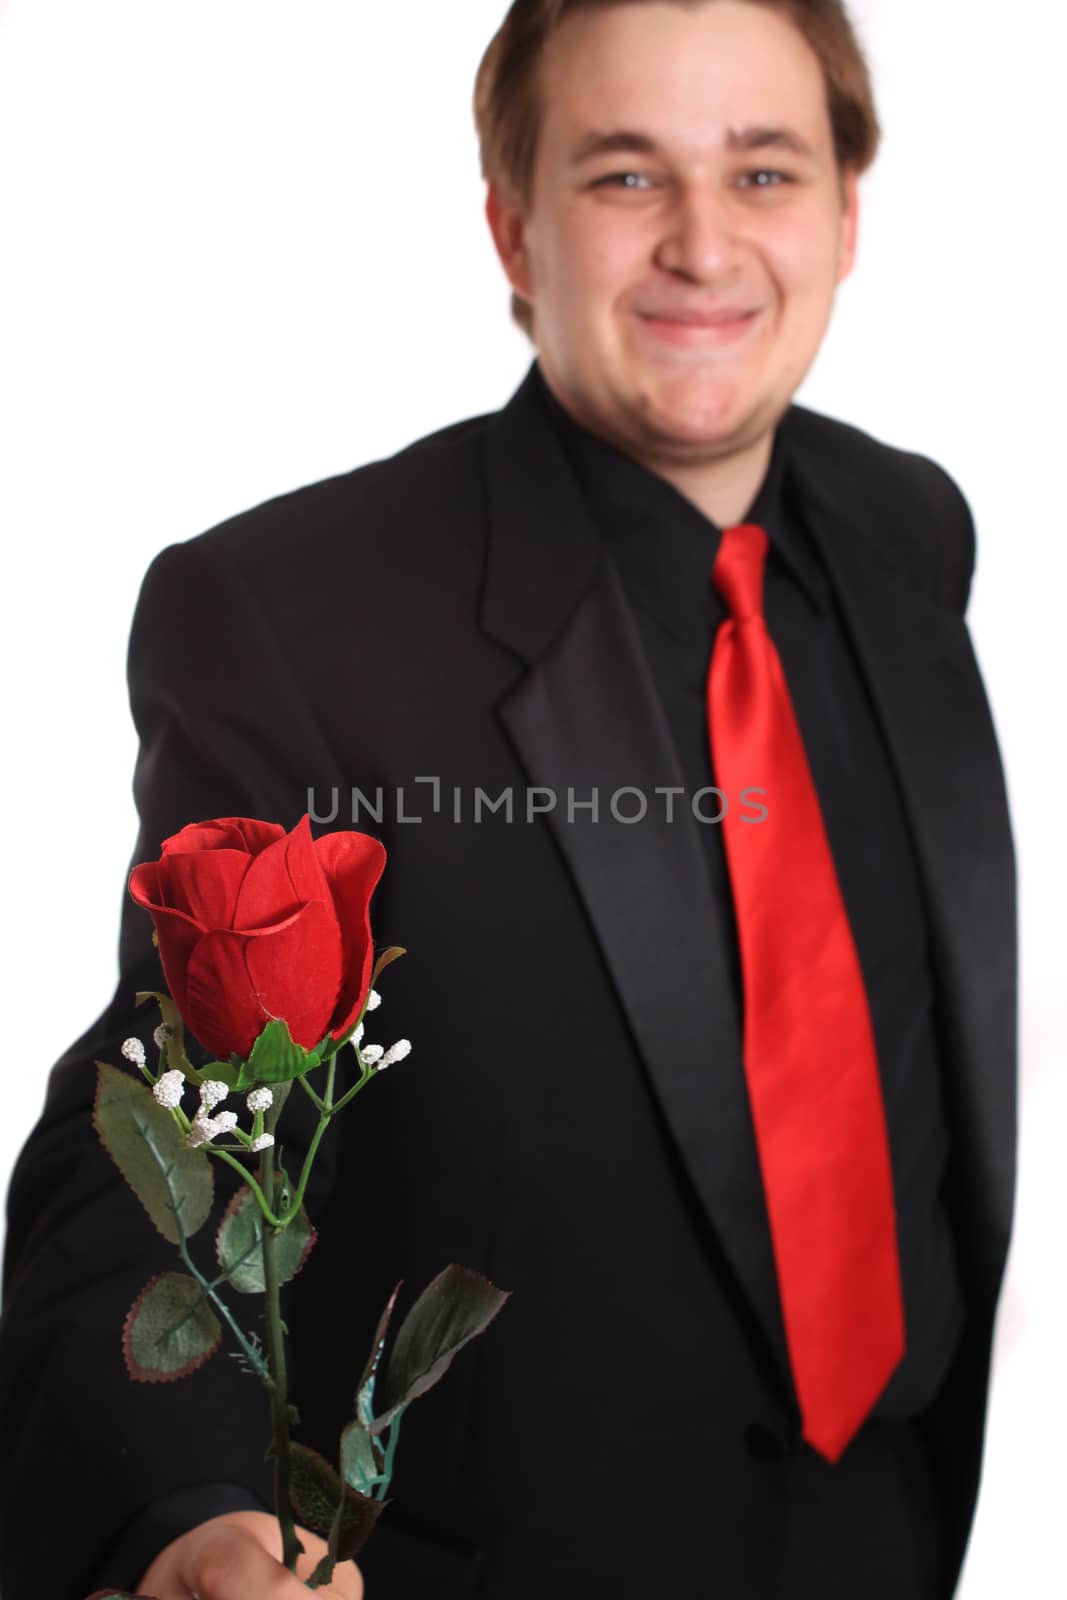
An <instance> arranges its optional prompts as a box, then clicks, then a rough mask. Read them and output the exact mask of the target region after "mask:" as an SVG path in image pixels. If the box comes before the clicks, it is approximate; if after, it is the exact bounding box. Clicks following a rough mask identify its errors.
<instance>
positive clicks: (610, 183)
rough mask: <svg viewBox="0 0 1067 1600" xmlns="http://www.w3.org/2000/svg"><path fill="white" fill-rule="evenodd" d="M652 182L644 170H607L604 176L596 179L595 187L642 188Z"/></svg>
mask: <svg viewBox="0 0 1067 1600" xmlns="http://www.w3.org/2000/svg"><path fill="white" fill-rule="evenodd" d="M651 182H652V179H651V178H650V177H649V176H648V175H647V173H644V172H606V173H605V174H604V176H603V177H602V178H596V179H594V181H593V188H594V189H600V188H609V187H610V188H619V189H641V188H644V187H645V186H646V185H648V184H651Z"/></svg>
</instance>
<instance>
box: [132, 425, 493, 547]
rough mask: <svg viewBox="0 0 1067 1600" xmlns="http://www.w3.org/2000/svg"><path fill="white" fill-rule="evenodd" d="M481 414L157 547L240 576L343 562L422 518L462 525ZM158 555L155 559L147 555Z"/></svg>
mask: <svg viewBox="0 0 1067 1600" xmlns="http://www.w3.org/2000/svg"><path fill="white" fill-rule="evenodd" d="M495 415H496V413H494V412H487V413H485V414H484V415H480V416H476V417H467V418H464V419H463V420H462V421H460V422H455V423H451V424H450V425H448V426H447V427H443V428H439V429H437V430H435V431H434V432H433V433H430V434H427V435H425V436H424V437H422V438H419V439H416V440H414V441H413V442H412V443H411V444H408V445H405V446H404V447H403V448H402V449H400V450H398V451H396V452H395V453H394V454H393V455H391V456H387V457H383V458H382V459H380V460H377V461H371V462H368V463H366V464H364V465H362V466H359V467H355V468H353V469H352V470H351V471H349V472H344V473H338V474H337V475H335V476H332V477H329V478H324V479H322V480H320V481H319V482H317V483H311V484H305V485H303V486H301V487H300V488H297V489H292V490H289V491H288V492H286V493H284V494H280V495H276V496H273V497H272V498H271V499H269V500H265V501H263V502H262V503H260V504H259V505H256V506H252V507H251V508H249V509H248V510H245V511H241V512H239V513H237V515H235V516H232V517H228V518H226V520H225V521H223V522H220V523H218V524H216V525H215V526H214V527H211V528H209V529H207V531H206V532H203V533H199V534H196V535H194V536H193V537H192V538H190V539H187V540H184V541H182V542H181V543H179V544H176V545H171V546H170V547H169V549H168V550H166V551H163V552H162V556H163V557H166V558H167V560H168V561H170V562H177V563H179V564H181V565H182V566H186V565H188V566H198V565H199V564H200V563H201V562H204V563H206V565H208V566H209V567H210V566H214V565H216V564H221V565H223V566H225V567H228V568H231V569H233V570H235V571H237V572H239V573H241V574H242V575H246V576H250V577H251V576H254V575H255V574H260V575H264V574H265V573H267V572H269V571H270V570H271V569H272V568H273V567H275V566H277V567H278V568H279V569H281V570H284V569H286V568H289V567H291V566H292V565H293V564H294V563H298V564H299V565H300V566H302V567H304V568H307V567H308V566H310V565H313V564H314V563H315V562H316V561H319V560H326V561H329V560H330V559H331V558H332V557H333V556H335V555H336V552H337V551H338V549H343V550H344V551H345V552H346V556H347V558H348V559H351V557H352V554H353V552H354V549H355V547H357V546H362V547H364V548H366V547H367V546H368V545H370V544H373V543H374V542H375V541H376V540H379V539H380V538H381V537H382V535H383V533H385V532H387V533H388V538H389V541H390V543H391V544H394V545H395V544H396V543H397V542H398V541H401V540H403V539H404V537H405V536H407V535H411V534H415V533H418V532H419V531H420V530H423V529H424V528H425V527H427V526H428V525H429V524H430V523H431V522H432V525H433V527H434V529H435V532H436V533H438V534H440V533H442V531H443V527H444V525H445V524H454V525H455V526H456V527H457V528H462V527H463V526H464V525H465V524H464V516H466V525H467V526H469V524H470V520H471V519H470V516H469V512H470V510H471V508H473V506H474V505H475V504H477V503H479V502H480V447H481V437H482V434H483V433H484V431H485V428H486V425H487V424H488V423H489V422H490V421H491V420H492V419H493V417H494V416H495ZM156 559H157V561H158V560H160V559H161V558H160V557H157V558H156Z"/></svg>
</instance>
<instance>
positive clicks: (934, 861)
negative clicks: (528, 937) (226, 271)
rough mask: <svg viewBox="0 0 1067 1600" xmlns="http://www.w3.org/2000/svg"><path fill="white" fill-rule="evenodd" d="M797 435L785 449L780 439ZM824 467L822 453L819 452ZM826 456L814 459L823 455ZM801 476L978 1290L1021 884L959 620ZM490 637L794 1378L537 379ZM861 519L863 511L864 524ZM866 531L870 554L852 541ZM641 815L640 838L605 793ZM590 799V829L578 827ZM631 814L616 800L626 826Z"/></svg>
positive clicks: (875, 523) (598, 924) (494, 499)
mask: <svg viewBox="0 0 1067 1600" xmlns="http://www.w3.org/2000/svg"><path fill="white" fill-rule="evenodd" d="M795 417H796V413H791V414H790V417H789V418H788V419H787V422H786V424H785V425H786V426H788V427H793V426H794V419H795ZM816 454H817V452H816ZM824 454H825V452H824ZM791 459H792V461H793V463H794V470H795V471H796V472H797V475H798V478H799V479H800V482H801V488H802V491H803V499H804V506H805V511H806V513H807V520H808V522H809V526H810V527H811V529H812V532H813V535H814V536H815V538H816V540H817V543H818V545H819V547H820V550H821V553H822V555H823V557H824V559H825V561H826V565H827V568H828V570H829V572H830V575H831V578H832V581H833V584H834V588H835V591H836V593H837V596H838V599H839V601H840V604H841V607H842V611H843V614H844V617H845V621H846V624H847V627H848V629H849V632H850V634H851V636H852V639H853V643H854V646H855V648H856V651H857V655H858V658H859V660H860V663H861V667H862V670H863V671H864V673H865V676H866V679H867V683H868V687H869V690H870V693H871V696H872V700H873V702H874V705H875V708H876V711H877V714H878V716H879V719H880V722H881V725H882V730H883V734H884V737H885V739H886V742H887V746H888V748H889V751H890V756H891V759H892V761H893V764H894V767H895V770H896V772H897V775H898V779H899V782H900V786H901V792H902V796H903V801H904V806H905V810H906V813H907V816H908V820H909V823H910V826H911V830H912V834H913V838H914V841H915V846H916V852H917V856H918V860H919V868H920V874H921V879H922V882H923V886H924V891H925V897H926V902H927V907H928V912H929V915H930V923H931V936H932V948H933V951H934V959H935V962H936V964H937V972H936V974H935V977H936V980H937V990H938V995H939V999H940V1002H941V1013H940V1016H939V1021H940V1022H941V1024H942V1038H943V1041H944V1045H945V1058H946V1073H947V1079H948V1082H947V1092H948V1096H949V1102H950V1103H949V1112H950V1119H951V1124H952V1126H953V1129H954V1131H955V1141H954V1158H953V1170H954V1172H955V1173H956V1174H957V1176H958V1178H959V1180H960V1181H961V1182H962V1184H963V1190H962V1191H961V1192H962V1195H963V1203H962V1205H961V1208H960V1213H959V1220H960V1223H961V1226H964V1227H965V1228H966V1231H967V1234H968V1236H969V1243H970V1244H971V1246H972V1247H973V1250H975V1251H978V1252H980V1254H981V1256H982V1262H981V1265H982V1269H983V1271H984V1272H985V1274H986V1276H987V1278H988V1279H989V1281H992V1279H993V1278H996V1277H999V1273H1000V1270H1001V1268H1002V1265H1003V1248H1004V1244H1005V1242H1006V1238H1007V1232H1008V1227H1009V1222H1010V1213H1011V1191H1012V1174H1013V1162H1012V1148H1013V1128H1014V1102H1013V1100H1011V1099H1010V1098H1009V1097H1010V1094H1011V1091H1010V1088H1007V1087H1005V1086H1006V1085H1010V1083H1011V1081H1012V1075H1011V1072H1010V1070H1008V1065H1009V1063H1010V1062H1011V1060H1012V1059H1013V1051H1014V1034H1013V1027H1014V1023H1013V1017H1014V972H1013V970H1012V969H1011V966H1010V963H1006V962H1005V959H1004V949H1005V941H1006V939H1010V935H1011V930H1012V927H1013V917H1014V909H1013V907H1014V880H1013V868H1012V858H1011V844H1010V833H1009V830H1008V823H1007V809H1006V801H1005V797H1004V788H1003V779H1002V776H1001V772H1000V765H999V760H998V755H997V749H996V743H995V739H994V736H993V732H992V726H991V723H990V718H989V712H988V707H987V705H986V700H985V695H984V692H983V689H982V685H981V681H980V678H979V675H978V669H977V666H976V664H975V661H974V656H973V653H972V650H971V646H970V640H969V636H968V633H967V629H966V627H965V625H964V623H963V621H962V619H961V618H960V617H958V616H956V615H955V614H953V613H951V612H948V611H945V610H943V609H941V608H940V607H938V606H937V605H935V604H934V603H933V602H932V601H931V600H929V599H928V598H927V597H926V596H925V595H923V594H922V593H920V592H919V591H918V590H916V589H914V588H913V587H911V586H910V585H909V583H908V582H907V581H906V580H905V579H904V578H903V577H902V576H901V574H900V573H899V571H897V570H896V568H895V567H894V566H893V564H892V559H891V555H887V554H886V553H884V552H892V550H893V548H894V530H893V528H892V527H891V526H889V525H888V523H887V522H886V520H885V518H884V513H883V512H880V511H879V508H878V505H877V501H876V497H874V496H869V495H864V496H863V497H862V504H857V498H858V497H857V493H856V491H855V486H854V485H850V484H849V483H848V482H847V480H843V486H840V485H839V486H838V488H837V491H836V492H835V485H834V471H833V464H832V462H831V463H827V462H826V461H825V460H820V461H819V463H818V466H817V467H815V466H814V465H813V455H812V452H810V451H808V452H806V453H805V454H803V455H801V456H800V457H799V459H798V456H797V453H796V452H792V456H791ZM485 471H486V485H487V496H488V515H489V543H488V550H487V568H486V582H485V589H484V593H483V605H482V618H481V620H482V626H483V627H484V629H485V631H486V632H487V633H488V634H490V635H491V636H492V637H493V638H494V639H496V640H497V641H498V642H500V643H503V644H505V645H506V646H507V647H508V648H509V649H510V650H512V651H513V652H514V653H515V654H516V655H518V656H519V657H520V658H521V659H522V660H523V661H524V662H525V664H526V666H527V668H528V670H527V672H526V673H525V674H524V675H523V676H522V677H521V678H520V680H519V681H518V683H517V684H516V686H515V687H514V688H513V689H512V690H511V691H509V693H508V694H507V695H506V696H505V698H504V699H503V701H502V702H501V703H500V704H499V706H498V708H497V710H498V715H499V717H500V720H501V723H502V726H503V727H504V729H505V731H506V733H507V736H508V737H509V739H510V741H511V743H512V745H513V747H514V749H515V751H516V753H517V755H518V758H519V760H520V762H521V764H522V767H523V768H524V770H525V772H526V774H527V776H528V779H529V782H530V784H531V786H539V787H543V788H544V789H546V790H548V791H550V792H551V793H552V794H553V795H554V796H555V797H556V806H555V809H554V810H553V811H552V812H551V813H549V814H548V815H547V818H546V820H547V825H548V826H549V827H550V828H551V830H552V832H553V835H554V837H555V839H556V842H557V844H558V847H559V850H560V853H561V855H562V857H563V860H564V861H565V863H566V865H567V867H568V869H569V871H570V873H571V875H572V877H573V880H574V882H575V885H576V888H577V891H578V893H579V895H580V898H581V900H582V903H583V905H584V907H585V910H586V912H587V914H588V916H589V919H590V923H591V925H592V927H593V930H594V932H595V935H596V938H597V940H598V942H599V944H600V948H601V950H602V952H603V955H604V958H605V961H606V964H607V967H608V970H609V972H610V974H611V977H612V980H613V983H614V987H615V991H616V994H617V997H618V1001H619V1004H620V1005H621V1007H622V1009H623V1011H624V1013H625V1015H626V1016H627V1018H628V1021H629V1025H630V1028H631V1031H632V1033H633V1037H634V1039H635V1041H636V1044H637V1046H638V1049H639V1051H640V1053H641V1055H642V1057H643V1059H644V1062H645V1064H646V1067H647V1070H648V1073H649V1077H650V1081H651V1084H652V1087H653V1090H654V1092H655V1094H656V1096H657V1099H658V1102H659V1104H660V1106H661V1108H662V1111H663V1114H664V1117H665V1120H666V1123H667V1125H668V1127H669V1129H670V1131H671V1134H672V1136H673V1139H674V1142H675V1144H676V1146H677V1149H678V1151H679V1153H680V1156H681V1158H682V1161H683V1163H684V1166H685V1169H686V1171H687V1173H688V1176H689V1179H690V1181H691V1183H692V1186H693V1189H694V1190H695V1192H696V1195H697V1196H698V1197H699V1200H700V1202H701V1204H702V1206H703V1209H704V1212H705V1214H706V1216H707V1217H708V1219H709V1221H710V1223H711V1225H712V1227H713V1228H714V1230H715V1233H716V1234H717V1236H718V1239H719V1242H720V1244H721V1247H722V1250H723V1253H724V1255H725V1257H726V1259H727V1261H728V1262H729V1264H730V1265H731V1267H732V1269H733V1272H734V1274H735V1276H736V1279H737V1282H738V1284H739V1285H740V1287H741V1289H742V1292H743V1295H744V1297H745V1299H746V1301H747V1303H748V1305H749V1307H750V1308H751V1310H752V1311H753V1312H754V1314H755V1317H756V1320H757V1323H758V1325H759V1326H760V1327H761V1329H762V1331H763V1333H764V1335H765V1339H766V1343H767V1345H768V1347H769V1349H770V1351H771V1353H772V1354H773V1356H774V1357H775V1358H776V1360H777V1363H778V1365H779V1369H780V1372H781V1373H782V1374H783V1375H787V1374H788V1358H787V1354H786V1349H785V1343H784V1335H783V1331H782V1322H781V1313H780V1309H779V1302H778V1293H777V1284H776V1278H775V1272H774V1262H773V1257H772V1254H771V1248H770V1239H769V1232H768V1228H767V1224H766V1217H765V1206H764V1197H763V1189H762V1184H761V1180H760V1175H759V1169H758V1164H757V1160H756V1154H755V1142H754V1137H753V1132H752V1125H751V1117H750V1112H749V1105H748V1095H747V1090H746V1086H745V1080H744V1069H743V1064H742V1058H741V1048H740V1038H739V1031H738V1024H737V1018H736V1010H735V1003H734V998H733V994H732V990H731V984H730V976H729V966H728V962H727V954H726V946H725V942H724V941H725V931H724V929H723V927H722V925H721V922H720V918H719V914H718V910H717V907H716V905H715V902H714V899H713V896H712V894H711V891H710V886H709V884H708V880H707V875H706V866H705V862H704V857H703V849H702V845H701V841H700V838H699V835H698V831H697V824H696V823H695V822H694V821H693V820H692V817H691V814H690V812H689V810H688V807H687V805H685V804H684V802H683V803H680V804H679V805H678V806H677V809H676V811H675V817H674V821H673V822H668V821H667V812H666V801H665V797H664V796H662V795H657V794H656V790H657V789H668V788H672V787H673V788H677V789H680V788H682V787H683V786H684V777H683V775H682V772H681V769H680V767H679V764H678V760H677V756H676V753H675V751H674V747H673V743H672V739H671V735H670V731H669V728H668V727H667V724H666V721H665V718H664V716H663V713H662V710H661V708H660V705H659V701H658V698H657V695H656V691H655V686H654V684H653V682H652V679H651V675H650V673H649V669H648V667H647V664H646V662H645V658H644V652H643V650H642V648H641V643H640V639H639V637H638V635H637V633H636V629H635V626H634V623H633V620H632V617H631V614H630V611H629V607H628V605H627V603H626V599H625V596H624V594H623V592H622V588H621V585H620V583H619V581H618V579H617V577H616V575H615V572H614V569H613V567H612V566H611V564H610V563H609V562H608V561H607V560H606V559H605V557H604V552H603V548H602V545H601V542H600V539H599V536H598V534H597V533H596V530H595V529H594V528H593V527H592V525H591V524H590V521H589V519H588V515H587V513H586V510H585V506H584V502H583V501H582V498H581V495H580V493H579V490H578V488H577V486H576V484H575V483H574V480H573V477H572V475H571V472H570V469H569V466H568V464H567V462H566V459H565V457H564V455H563V452H562V449H561V447H560V445H559V443H558V441H557V440H556V438H555V435H554V434H553V432H552V429H551V427H550V425H549V423H548V421H547V418H546V417H545V416H544V413H543V410H542V407H541V403H540V401H539V399H538V397H537V395H536V392H535V383H534V375H533V373H532V372H531V374H530V375H529V376H528V377H527V379H526V381H525V382H524V383H523V385H522V386H521V387H520V389H519V390H518V391H517V393H516V395H515V396H514V398H513V399H512V401H511V402H510V404H509V405H508V406H507V407H505V409H504V410H503V411H502V412H501V413H500V414H499V415H498V417H497V418H496V419H495V421H494V422H493V423H492V424H491V426H490V427H489V428H488V430H487V433H486V444H485ZM872 502H874V503H873V504H872ZM857 529H862V530H863V532H862V534H861V533H859V532H857ZM622 789H631V790H637V791H639V792H640V793H641V794H642V795H644V796H645V797H646V798H647V801H648V805H649V810H648V814H647V816H645V817H644V819H643V820H642V821H641V822H639V823H635V824H633V825H627V824H625V823H619V822H618V821H616V820H614V819H613V818H612V816H611V814H610V809H609V805H610V800H611V797H612V795H613V794H615V793H616V792H617V791H618V790H622ZM593 793H596V794H598V796H599V803H600V815H599V819H598V820H594V819H593V816H592V814H591V812H590V811H589V810H588V809H581V808H579V807H575V808H574V809H573V810H572V811H570V812H568V797H569V796H570V795H573V799H574V800H575V801H578V802H581V801H582V800H588V799H589V798H590V797H591V796H592V794H593ZM637 804H638V802H637V800H636V798H635V797H634V796H632V795H630V796H626V797H622V799H621V800H620V805H621V806H622V807H623V808H624V812H625V814H626V815H632V814H633V808H635V807H636V806H637Z"/></svg>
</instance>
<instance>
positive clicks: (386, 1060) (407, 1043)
mask: <svg viewBox="0 0 1067 1600" xmlns="http://www.w3.org/2000/svg"><path fill="white" fill-rule="evenodd" d="M410 1054H411V1040H410V1039H398V1040H397V1041H396V1044H391V1045H390V1046H389V1048H388V1050H387V1051H386V1052H385V1054H384V1056H383V1057H382V1059H381V1060H380V1061H379V1063H378V1071H379V1072H384V1071H385V1069H386V1067H391V1066H392V1065H393V1062H394V1061H403V1059H404V1057H405V1056H409V1055H410Z"/></svg>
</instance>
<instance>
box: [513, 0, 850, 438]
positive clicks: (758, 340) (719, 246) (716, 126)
mask: <svg viewBox="0 0 1067 1600" xmlns="http://www.w3.org/2000/svg"><path fill="white" fill-rule="evenodd" d="M541 85H542V106H543V115H542V124H541V136H540V142H539V145H538V151H537V159H536V164H535V170H534V181H533V190H532V194H531V199H530V204H529V207H528V208H527V209H526V210H525V212H524V211H523V210H522V209H521V208H518V207H509V206H508V205H507V203H506V202H505V201H504V200H503V199H502V197H501V196H500V195H499V194H497V193H496V191H495V190H493V191H491V193H490V199H489V216H490V221H491V223H492V224H493V229H494V235H495V237H496V239H497V244H498V248H499V249H500V253H501V256H502V258H503V260H504V263H505V267H506V269H507V271H508V276H509V278H510V279H511V282H512V284H513V286H514V287H515V288H516V289H517V290H518V292H519V293H520V294H522V295H524V296H525V298H527V299H528V300H530V301H531V302H532V304H533V308H534V324H535V326H534V337H535V341H536V344H537V348H538V355H539V358H540V362H541V366H542V369H543V370H544V373H545V376H546V378H547V379H548V381H549V384H550V385H551V387H552V389H553V390H554V392H555V393H556V394H557V395H558V397H559V398H560V399H561V400H562V401H563V403H564V404H565V405H566V406H567V408H568V409H569V410H570V411H571V412H572V413H573V414H574V415H575V416H577V417H578V419H579V420H580V421H582V422H584V423H585V424H586V426H588V427H590V428H592V429H593V431H595V432H598V433H600V434H601V435H602V436H604V437H607V438H609V439H611V440H612V441H613V442H614V443H616V444H617V445H619V446H620V447H621V448H624V449H626V450H628V451H629V453H631V454H633V455H636V456H637V457H638V458H640V459H644V460H646V461H650V462H652V461H656V460H660V461H664V462H667V461H671V462H676V463H679V464H692V465H695V464H699V463H700V462H702V461H705V460H707V461H710V460H712V459H717V458H721V457H723V456H727V455H730V454H733V453H734V452H736V451H738V450H743V449H745V448H748V447H751V446H753V445H754V444H756V443H757V442H758V441H759V440H761V439H762V438H764V437H765V436H766V434H767V433H768V431H769V430H770V429H772V428H773V427H774V426H775V425H776V423H777V421H778V419H779V418H780V416H781V415H782V413H783V411H784V410H785V409H786V407H787V406H788V404H789V401H790V400H791V398H792V396H793V393H794V391H795V390H796V388H797V386H798V385H799V383H800V381H801V379H802V378H803V377H804V375H805V373H806V372H807V371H808V368H809V367H810V365H811V363H812V361H813V360H814V358H815V355H816V352H817V350H818V348H819V345H820V343H821V341H822V338H823V334H824V333H825V331H826V325H827V322H828V321H829V317H830V311H831V308H832V304H833V298H834V292H835V289H836V286H837V284H838V283H839V281H840V280H841V279H842V278H843V277H844V276H845V274H846V273H847V272H848V271H849V269H850V268H851V265H852V259H853V250H854V239H855V204H856V201H855V183H854V181H853V180H852V179H851V178H850V179H849V182H848V184H847V197H846V196H845V195H843V193H842V182H841V176H840V173H839V170H838V168H837V165H836V162H835V156H834V145H833V138H832V133H831V128H830V119H829V113H828V110H827V106H826V91H825V86H824V80H823V76H822V71H821V68H820V65H819V62H818V59H817V57H816V56H815V54H814V53H813V51H812V50H811V48H810V46H809V45H808V43H807V41H806V40H805V39H804V37H803V36H802V35H801V34H800V33H799V32H798V31H797V29H796V28H795V27H794V26H793V25H792V23H790V22H788V21H786V20H785V19H784V18H782V17H780V16H778V15H777V14H776V13H774V12H771V11H769V10H767V9H765V8H764V7H761V6H759V5H751V4H745V3H743V0H713V3H709V4H706V5H701V6H698V7H695V8H692V7H687V6H682V5H677V4H671V3H669V0H665V3H663V4H648V5H620V6H612V7H610V8H608V9H606V10H592V11H585V12H579V13H577V14H575V15H572V16H570V17H568V18H567V20H566V21H565V22H564V23H563V24H562V25H561V27H560V28H559V29H558V30H557V31H556V32H555V33H554V34H553V35H552V37H551V38H550V40H549V41H548V44H547V46H546V49H545V54H544V59H543V62H542V76H541Z"/></svg>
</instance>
